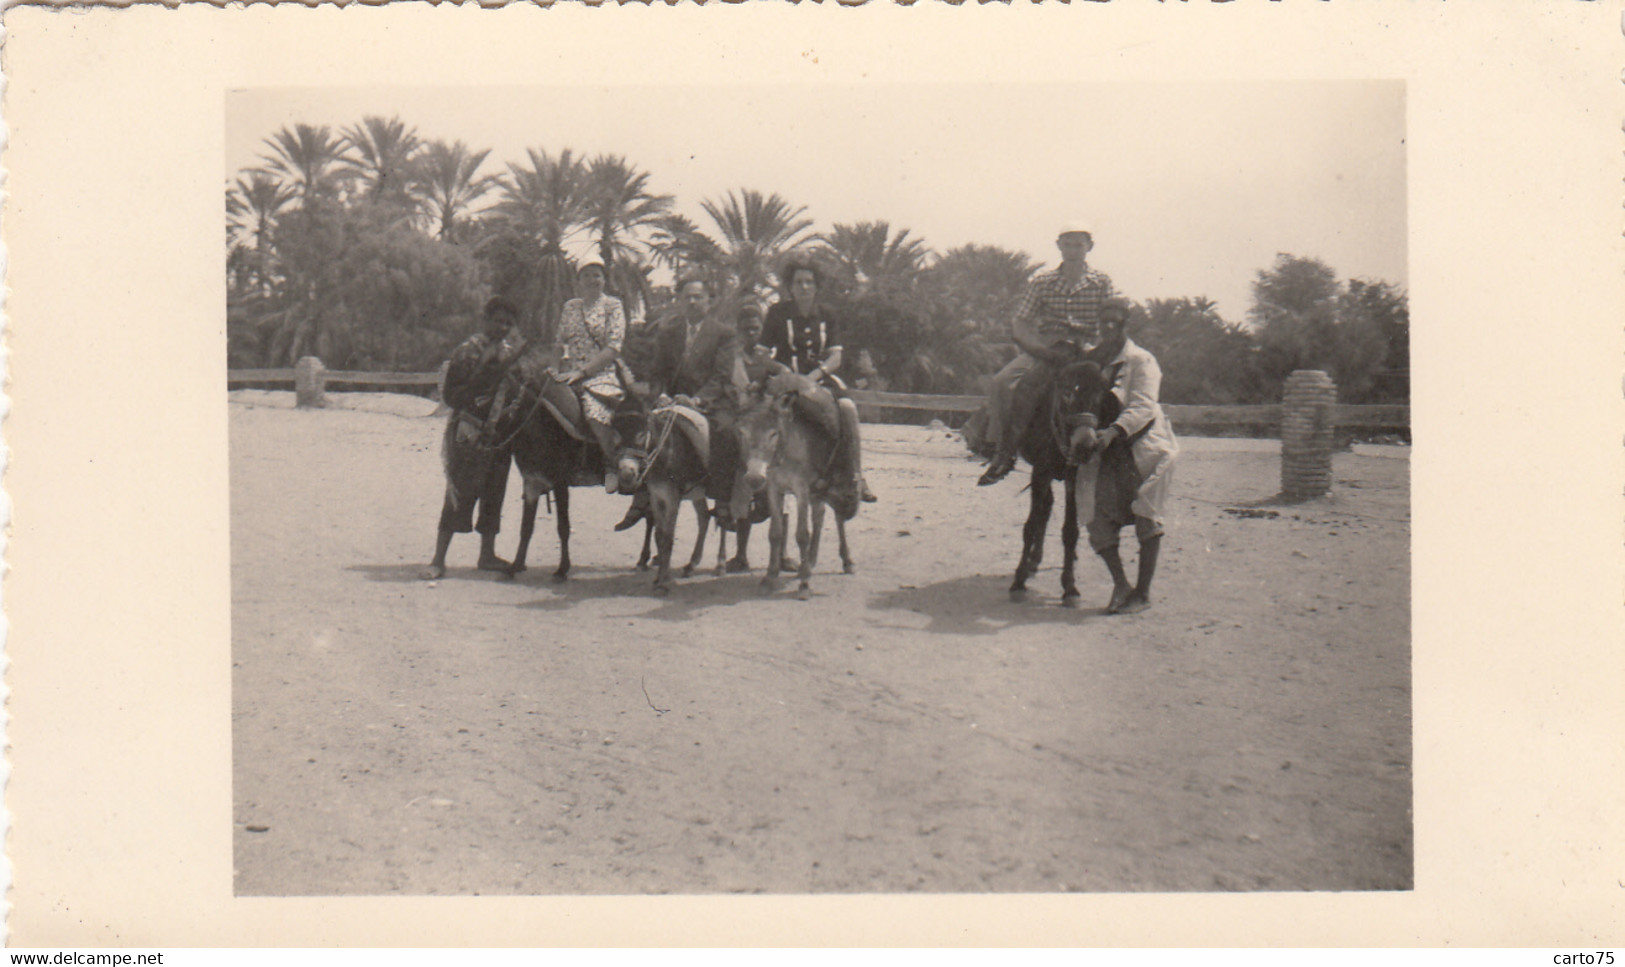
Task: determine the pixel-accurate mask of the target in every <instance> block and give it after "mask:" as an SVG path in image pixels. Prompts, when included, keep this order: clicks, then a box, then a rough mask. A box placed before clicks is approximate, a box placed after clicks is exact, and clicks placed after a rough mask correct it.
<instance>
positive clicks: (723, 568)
mask: <svg viewBox="0 0 1625 967" xmlns="http://www.w3.org/2000/svg"><path fill="white" fill-rule="evenodd" d="M738 520H739V518H737V517H736V518H734V522H735V523H734V526H735V527H737V526H739V525H738ZM713 573H715V574H716V576H717V577H722V576H723V575H724V574H727V573H728V532H727V531H725V530H723V529H722V528H720V527H718V528H717V567H716V570H715V572H713Z"/></svg>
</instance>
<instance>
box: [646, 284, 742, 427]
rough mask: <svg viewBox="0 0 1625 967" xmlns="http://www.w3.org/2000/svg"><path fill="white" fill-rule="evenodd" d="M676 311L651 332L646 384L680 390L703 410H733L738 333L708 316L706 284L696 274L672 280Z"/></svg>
mask: <svg viewBox="0 0 1625 967" xmlns="http://www.w3.org/2000/svg"><path fill="white" fill-rule="evenodd" d="M677 305H678V315H677V317H676V318H674V319H672V320H671V321H670V322H668V323H666V324H665V325H663V326H661V328H660V331H659V333H658V334H657V335H656V336H655V352H654V361H653V366H652V368H651V371H650V373H649V385H650V387H651V388H652V389H653V391H654V393H655V395H656V396H660V395H667V396H672V397H678V396H686V397H688V398H689V399H690V400H692V401H693V403H694V405H695V407H696V408H697V409H699V410H701V411H702V412H704V413H705V414H706V415H707V416H710V415H711V413H712V412H713V411H714V410H719V409H721V410H726V411H727V413H728V415H729V416H732V415H733V411H734V384H733V377H734V356H735V354H736V353H737V352H738V350H739V333H738V331H737V330H736V329H735V328H734V327H733V326H731V325H728V324H726V323H724V322H722V321H720V320H718V319H714V318H712V317H711V314H710V310H711V290H710V287H709V285H708V284H707V283H706V281H705V280H704V279H702V278H699V277H696V276H689V277H685V278H684V279H683V280H682V281H681V282H679V283H678V286H677Z"/></svg>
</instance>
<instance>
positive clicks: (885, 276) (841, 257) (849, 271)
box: [819, 222, 931, 295]
mask: <svg viewBox="0 0 1625 967" xmlns="http://www.w3.org/2000/svg"><path fill="white" fill-rule="evenodd" d="M819 241H820V242H821V243H822V247H823V249H824V251H825V252H826V253H828V255H829V256H830V258H831V259H832V260H833V261H834V263H835V265H836V267H837V271H838V272H839V273H840V274H841V276H842V278H843V281H845V282H846V283H847V284H849V285H851V286H852V287H853V290H854V292H853V294H854V295H863V294H865V293H867V292H906V291H908V289H909V288H910V287H911V286H912V285H913V284H914V280H915V279H916V278H917V277H918V276H919V274H920V271H921V270H922V269H924V268H925V263H926V260H927V259H928V258H930V257H931V250H930V249H929V248H927V247H926V245H925V242H923V241H921V240H920V239H918V238H909V237H908V229H906V228H905V229H903V230H902V231H901V232H898V233H897V234H896V235H893V234H892V232H891V225H890V224H888V223H887V222H860V223H858V224H857V225H836V226H835V227H834V228H832V229H831V230H830V232H829V234H828V235H824V236H821V237H820V239H819Z"/></svg>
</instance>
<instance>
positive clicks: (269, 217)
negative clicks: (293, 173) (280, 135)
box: [226, 171, 294, 288]
mask: <svg viewBox="0 0 1625 967" xmlns="http://www.w3.org/2000/svg"><path fill="white" fill-rule="evenodd" d="M293 197H294V191H293V189H292V188H289V187H288V186H286V185H283V184H280V183H279V182H277V180H276V179H275V178H272V177H271V176H270V175H268V174H266V173H265V172H263V171H254V172H249V174H248V177H247V178H246V179H245V178H243V177H242V176H241V175H239V176H238V177H237V180H236V181H235V182H234V183H233V184H232V185H230V186H229V187H228V188H227V189H226V230H227V237H228V239H229V240H230V241H229V246H230V255H229V256H228V257H229V258H230V259H231V260H232V262H233V263H234V264H236V265H240V266H242V267H243V268H245V269H246V272H245V273H244V274H243V276H242V278H243V281H244V283H245V287H248V286H253V287H261V288H263V287H264V286H266V285H268V284H269V282H270V272H269V266H270V262H271V231H272V229H273V227H274V226H275V224H276V217H277V215H279V214H280V213H281V212H282V210H283V209H284V208H286V207H287V206H288V203H289V202H291V201H292V200H293Z"/></svg>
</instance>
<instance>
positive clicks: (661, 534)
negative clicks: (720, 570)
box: [620, 406, 714, 594]
mask: <svg viewBox="0 0 1625 967" xmlns="http://www.w3.org/2000/svg"><path fill="white" fill-rule="evenodd" d="M684 419H685V418H684V417H683V416H682V415H681V413H680V411H679V410H678V408H676V407H671V406H663V407H658V408H656V409H653V410H650V411H648V413H647V415H646V416H645V418H644V420H643V424H642V427H641V428H640V429H639V430H638V432H637V435H636V436H635V437H634V439H633V446H632V447H630V448H627V449H625V450H623V451H622V452H621V459H620V477H621V490H622V491H623V492H627V493H630V492H634V491H636V490H639V489H640V488H641V489H643V490H645V491H646V492H647V493H648V499H649V517H650V520H651V522H652V524H653V529H654V540H655V582H654V587H655V591H656V592H657V593H659V594H666V593H668V592H670V591H671V586H672V580H671V557H672V547H673V545H674V544H675V543H676V541H677V511H678V510H679V509H681V507H682V505H683V501H684V500H692V501H693V502H694V509H695V511H696V513H697V514H698V515H699V524H700V534H699V539H698V541H697V542H696V544H695V546H694V556H693V558H692V559H690V560H689V562H688V566H687V567H685V568H684V569H683V576H684V577H687V576H689V575H690V574H693V573H694V568H695V566H696V565H697V564H698V563H699V559H700V556H701V554H702V553H703V552H704V550H705V534H706V530H707V529H708V528H709V526H710V520H711V515H710V513H709V511H707V509H706V505H705V488H706V482H707V479H708V476H709V474H708V472H707V469H706V461H705V460H704V459H703V458H702V457H701V456H700V450H699V448H698V446H696V445H695V442H694V440H693V439H692V438H691V437H690V436H689V431H688V430H687V429H685V428H684V427H683V425H682V423H683V420H684ZM713 452H714V450H713ZM640 563H641V562H640Z"/></svg>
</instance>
